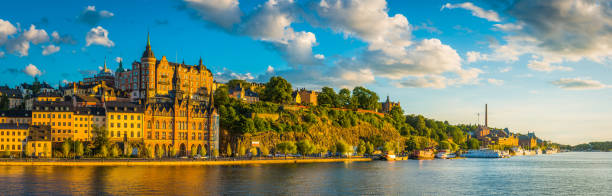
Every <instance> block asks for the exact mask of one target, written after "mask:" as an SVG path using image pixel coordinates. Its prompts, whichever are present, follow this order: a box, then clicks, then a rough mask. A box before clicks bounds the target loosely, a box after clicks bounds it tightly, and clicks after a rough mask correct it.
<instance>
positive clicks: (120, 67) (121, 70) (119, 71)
mask: <svg viewBox="0 0 612 196" xmlns="http://www.w3.org/2000/svg"><path fill="white" fill-rule="evenodd" d="M124 71H125V69H123V59H122V60H119V67H117V71H115V73H122V72H124Z"/></svg>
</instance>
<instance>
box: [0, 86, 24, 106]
mask: <svg viewBox="0 0 612 196" xmlns="http://www.w3.org/2000/svg"><path fill="white" fill-rule="evenodd" d="M2 96H6V97H7V98H8V101H9V105H8V109H14V108H18V107H20V106H22V105H23V102H24V101H23V94H22V92H21V91H20V90H19V89H12V88H9V87H8V86H0V97H2ZM22 109H23V108H22Z"/></svg>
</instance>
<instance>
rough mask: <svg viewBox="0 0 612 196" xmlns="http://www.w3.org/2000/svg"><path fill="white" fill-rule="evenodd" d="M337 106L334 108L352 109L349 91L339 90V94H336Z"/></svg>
mask: <svg viewBox="0 0 612 196" xmlns="http://www.w3.org/2000/svg"><path fill="white" fill-rule="evenodd" d="M337 100H338V103H337V104H338V105H336V107H339V108H352V102H351V90H349V89H346V88H343V89H341V90H340V92H338V97H337Z"/></svg>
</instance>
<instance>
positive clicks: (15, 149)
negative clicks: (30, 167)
mask: <svg viewBox="0 0 612 196" xmlns="http://www.w3.org/2000/svg"><path fill="white" fill-rule="evenodd" d="M29 127H30V125H28V124H6V123H5V124H0V151H8V152H10V153H11V154H12V155H20V154H21V152H22V151H23V150H24V146H25V145H26V142H27V140H26V139H27V137H28V128H29Z"/></svg>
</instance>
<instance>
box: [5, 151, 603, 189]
mask: <svg viewBox="0 0 612 196" xmlns="http://www.w3.org/2000/svg"><path fill="white" fill-rule="evenodd" d="M610 173H612V153H560V154H554V155H541V156H519V157H512V158H509V159H461V160H429V161H427V160H424V161H416V160H408V161H396V162H385V161H374V162H353V163H308V164H270V165H268V164H259V165H239V166H137V167H129V166H78V167H64V166H36V167H33V166H2V167H0V182H2V183H0V189H1V190H3V191H4V192H3V194H8V195H21V194H56V195H57V194H60V195H65V194H102V193H104V194H138V195H143V194H147V195H148V194H159V195H166V194H179V195H192V194H209V193H224V194H238V195H242V194H245V193H256V194H286V193H296V194H305V195H311V194H322V195H330V194H346V195H352V194H357V193H359V194H363V193H366V194H367V193H369V194H401V195H413V194H415V195H422V194H425V195H432V194H436V195H492V194H502V195H566V194H580V195H585V194H595V195H606V194H609V193H610V192H611V191H612V187H610V186H609V185H610V184H612V177H611V176H609V174H610Z"/></svg>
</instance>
